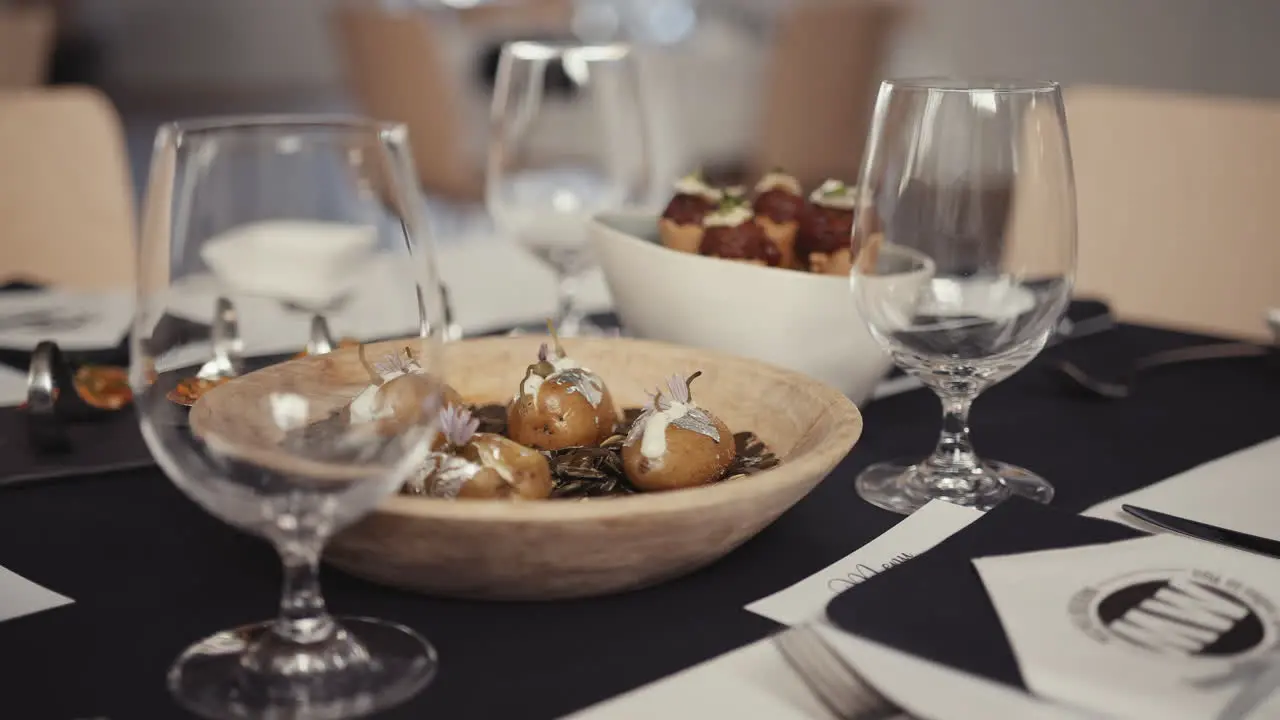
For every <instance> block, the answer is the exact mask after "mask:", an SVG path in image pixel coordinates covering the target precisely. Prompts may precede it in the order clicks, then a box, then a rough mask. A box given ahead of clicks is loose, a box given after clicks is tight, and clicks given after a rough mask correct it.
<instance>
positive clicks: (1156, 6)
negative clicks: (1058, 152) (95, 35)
mask: <svg viewBox="0 0 1280 720" xmlns="http://www.w3.org/2000/svg"><path fill="white" fill-rule="evenodd" d="M369 1H370V2H374V1H376V0H369ZM718 1H719V2H735V1H736V0H718ZM330 2H331V0H108V1H106V2H104V1H103V0H81V3H80V4H81V7H82V9H83V11H84V12H85V13H86V14H88V15H89V17H90V20H91V22H92V23H93V24H95V25H97V26H99V27H103V28H104V29H107V30H109V33H108V34H107V41H108V48H107V49H108V51H109V53H110V54H109V56H108V57H109V58H110V66H109V67H108V68H106V71H107V73H108V76H109V77H110V78H111V80H112V84H113V85H118V86H123V87H126V88H130V89H133V90H143V91H146V90H166V89H169V88H180V89H192V88H193V87H196V86H200V87H208V88H210V89H215V88H240V89H246V90H261V91H265V92H272V91H275V90H279V89H282V88H289V87H292V88H315V89H329V90H335V89H337V88H339V87H340V75H339V69H338V64H337V61H336V58H335V57H334V54H333V53H332V52H331V48H330V42H329V36H328V28H327V25H326V22H325V10H326V9H327V7H328V6H329V5H330ZM917 5H918V7H919V8H920V9H919V12H918V13H917V14H916V18H915V20H914V21H913V22H912V23H911V25H910V26H909V27H908V28H907V29H906V31H905V32H904V34H903V37H902V43H901V46H900V47H899V48H898V51H897V52H896V54H895V57H894V59H893V61H892V63H891V65H890V71H891V72H893V73H894V74H924V73H964V74H981V73H991V74H1003V75H1021V76H1038V77H1043V78H1053V79H1058V80H1062V81H1065V82H1079V81H1088V82H1106V83H1115V84H1130V85H1140V86H1150V87H1168V88H1183V89H1190V90H1203V91H1211V92H1221V93H1230V94H1241V95H1256V96H1269V97H1280V72H1278V70H1280V42H1278V40H1280V37H1278V35H1280V0H918V2H917Z"/></svg>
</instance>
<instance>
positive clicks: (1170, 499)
mask: <svg viewBox="0 0 1280 720" xmlns="http://www.w3.org/2000/svg"><path fill="white" fill-rule="evenodd" d="M1278 478H1280V437H1277V438H1274V439H1271V440H1268V441H1266V442H1263V443H1259V444H1258V445H1254V446H1253V447H1250V448H1247V449H1245V450H1241V451H1239V452H1236V453H1232V454H1230V455H1227V456H1225V457H1220V458H1218V459H1217V460H1212V461H1210V462H1207V463H1205V464H1203V465H1200V466H1198V467H1194V468H1192V469H1190V470H1188V471H1186V472H1184V473H1180V474H1178V475H1174V476H1173V477H1171V478H1169V479H1168V480H1164V481H1161V482H1158V483H1156V484H1154V485H1149V486H1147V487H1145V488H1143V489H1141V490H1138V491H1135V492H1131V493H1129V494H1127V495H1121V496H1119V497H1114V498H1111V499H1110V500H1107V501H1105V502H1102V503H1099V504H1097V505H1095V506H1093V507H1091V508H1089V509H1088V510H1086V511H1085V512H1084V513H1083V514H1084V515H1088V516H1090V517H1097V518H1103V519H1106V520H1114V521H1116V522H1122V523H1125V524H1128V525H1131V526H1133V527H1136V528H1138V529H1139V530H1145V531H1147V532H1152V531H1153V528H1152V527H1151V526H1150V525H1147V524H1146V523H1143V522H1141V521H1139V520H1137V519H1135V518H1132V517H1131V516H1130V515H1129V514H1128V513H1126V512H1124V511H1123V510H1121V509H1120V506H1121V505H1125V504H1128V505H1137V506H1139V507H1144V508H1148V509H1151V510H1159V511H1160V512H1163V513H1168V514H1170V515H1178V516H1180V517H1185V518H1190V519H1192V520H1198V521H1200V522H1206V523H1209V524H1210V525H1218V526H1220V527H1225V528H1230V529H1232V530H1238V531H1240V532H1246V533H1250V534H1252V535H1259V536H1262V537H1268V538H1272V539H1275V540H1280V523H1277V522H1276V512H1277V508H1280V479H1278Z"/></svg>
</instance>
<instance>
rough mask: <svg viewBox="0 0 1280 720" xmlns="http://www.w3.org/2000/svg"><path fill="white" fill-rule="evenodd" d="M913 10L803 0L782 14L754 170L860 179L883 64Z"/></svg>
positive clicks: (883, 1) (865, 1)
mask: <svg viewBox="0 0 1280 720" xmlns="http://www.w3.org/2000/svg"><path fill="white" fill-rule="evenodd" d="M907 12H908V10H907V8H906V6H905V4H904V3H902V2H893V1H891V0H804V1H803V2H801V3H799V4H797V5H796V6H795V7H794V8H791V9H789V10H788V11H786V13H785V14H784V15H782V16H780V17H779V19H778V26H777V31H776V36H775V40H774V47H773V48H772V51H771V56H770V58H769V60H768V63H767V71H766V73H765V77H764V78H763V83H764V84H763V88H762V92H761V102H762V103H763V107H762V109H761V115H760V126H759V140H758V141H757V144H756V147H755V149H754V153H753V157H752V158H751V159H750V161H749V163H748V164H749V165H750V170H751V171H752V172H754V173H756V174H758V173H760V172H763V171H766V170H768V169H770V168H772V167H784V168H787V169H788V170H789V171H791V172H792V173H793V174H795V175H796V176H797V177H798V178H799V179H800V181H801V182H802V183H803V184H804V185H806V186H814V185H817V184H819V183H821V182H822V181H823V180H824V179H826V178H829V177H836V178H842V179H844V180H846V181H849V182H853V181H855V180H856V179H857V177H858V171H859V169H860V165H861V162H862V149H863V148H862V146H863V143H864V142H865V141H866V136H867V131H868V130H869V129H870V126H871V110H872V107H873V105H874V102H875V90H876V87H877V86H878V85H879V82H880V65H881V62H882V60H883V58H884V55H885V53H886V52H887V50H888V48H889V45H890V41H891V39H892V37H893V32H894V30H895V29H896V28H897V27H898V25H899V24H900V23H901V22H902V20H903V19H904V18H905V16H906V13H907Z"/></svg>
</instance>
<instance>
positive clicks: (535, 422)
mask: <svg viewBox="0 0 1280 720" xmlns="http://www.w3.org/2000/svg"><path fill="white" fill-rule="evenodd" d="M551 337H552V341H553V343H554V351H553V350H551V349H549V348H548V347H547V345H546V344H545V343H544V344H543V345H542V347H541V349H539V350H538V362H536V363H534V364H532V365H530V366H529V367H528V369H527V370H526V371H525V375H524V379H523V380H521V381H520V387H519V389H518V390H517V392H516V395H515V397H514V398H513V399H512V400H511V404H510V405H508V406H507V435H508V436H510V438H511V439H512V440H514V441H516V442H517V443H519V444H521V445H527V446H529V447H532V448H537V449H538V450H560V449H562V448H567V447H581V446H593V445H599V444H600V443H601V442H602V441H603V440H605V439H606V438H608V437H609V436H610V435H612V434H613V429H614V426H615V425H616V424H617V422H618V413H617V411H616V410H615V409H614V406H613V398H612V397H611V396H610V395H609V389H608V388H607V387H605V384H604V380H602V379H601V378H600V376H599V375H597V374H595V373H593V372H591V371H590V370H588V369H587V368H584V367H582V366H580V365H578V364H577V363H576V362H574V360H573V359H572V358H570V357H569V356H568V355H566V354H565V352H564V348H563V347H561V345H560V340H559V339H558V338H556V336H555V331H554V328H553V329H552V331H551Z"/></svg>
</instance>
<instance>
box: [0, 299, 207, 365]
mask: <svg viewBox="0 0 1280 720" xmlns="http://www.w3.org/2000/svg"><path fill="white" fill-rule="evenodd" d="M133 306H134V295H133V290H132V289H129V290H127V291H126V290H121V291H116V292H102V293H76V292H66V291H60V290H30V291H15V292H5V293H0V325H6V326H8V325H9V324H10V322H11V321H13V320H16V319H17V318H18V317H19V316H22V315H27V314H33V313H34V314H46V315H50V316H52V317H54V318H58V319H64V320H71V319H77V318H78V324H77V326H75V327H70V326H68V327H64V328H57V327H52V328H50V327H39V326H30V327H21V326H17V327H2V328H0V347H4V348H11V349H15V350H31V349H32V348H34V347H35V346H36V345H37V344H38V343H40V342H41V341H43V340H52V341H54V342H56V343H58V345H59V346H60V347H61V348H62V349H63V350H100V349H103V348H113V347H115V346H116V345H118V344H120V341H121V340H123V339H124V336H125V334H126V333H127V332H128V331H129V324H130V323H131V322H132V321H133ZM212 307H213V306H212V305H211V306H210V308H212Z"/></svg>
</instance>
